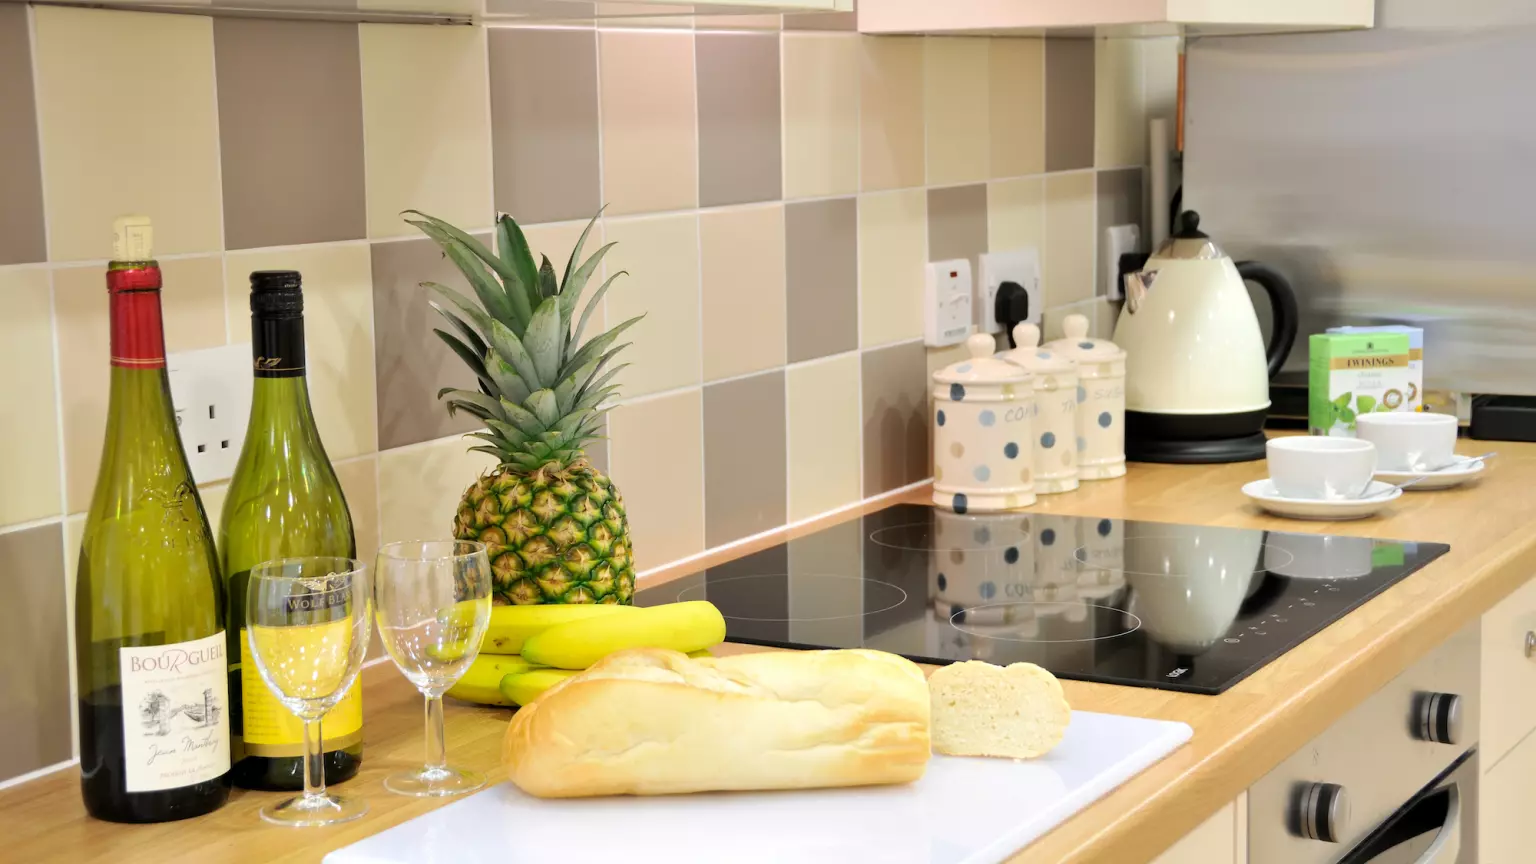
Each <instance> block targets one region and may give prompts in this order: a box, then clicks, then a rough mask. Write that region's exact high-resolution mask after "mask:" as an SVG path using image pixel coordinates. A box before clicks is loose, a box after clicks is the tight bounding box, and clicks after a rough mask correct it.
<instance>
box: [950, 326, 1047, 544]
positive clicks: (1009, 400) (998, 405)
mask: <svg viewBox="0 0 1536 864" xmlns="http://www.w3.org/2000/svg"><path fill="white" fill-rule="evenodd" d="M965 347H966V350H967V351H969V352H970V355H971V356H970V358H969V359H967V360H962V361H960V362H959V363H954V364H952V365H949V366H946V367H944V368H943V369H940V370H939V371H937V372H935V373H933V403H934V412H933V424H934V426H933V502H934V503H935V504H938V505H939V506H940V507H948V508H950V509H952V510H954V511H955V512H956V513H962V514H963V513H966V512H967V511H971V510H975V511H996V510H1010V509H1012V508H1015V507H1027V506H1029V505H1030V504H1033V503H1035V487H1034V482H1033V479H1032V477H1031V462H1030V444H1029V442H1030V439H1031V437H1032V434H1033V433H1032V431H1031V430H1032V429H1033V428H1034V423H1033V419H1034V418H1033V416H1032V415H1033V414H1034V406H1035V389H1034V380H1033V379H1032V378H1031V377H1030V374H1029V372H1028V371H1027V370H1025V369H1023V368H1020V367H1019V366H1016V365H1014V364H1012V363H1007V362H1005V361H1003V360H1000V359H997V358H995V357H993V356H992V351H993V349H994V348H996V347H997V346H996V343H995V342H994V341H993V340H992V337H991V336H989V335H987V334H985V333H977V334H975V335H973V336H971V337H970V338H969V339H967V340H965Z"/></svg>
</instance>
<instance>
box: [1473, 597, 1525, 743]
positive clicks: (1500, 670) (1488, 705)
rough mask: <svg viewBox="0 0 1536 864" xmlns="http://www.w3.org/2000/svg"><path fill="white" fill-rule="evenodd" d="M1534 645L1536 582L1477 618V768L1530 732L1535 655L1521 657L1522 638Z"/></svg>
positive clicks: (1523, 642)
mask: <svg viewBox="0 0 1536 864" xmlns="http://www.w3.org/2000/svg"><path fill="white" fill-rule="evenodd" d="M1527 633H1529V634H1533V635H1532V638H1533V640H1536V579H1533V580H1531V581H1529V582H1527V583H1525V584H1524V585H1522V586H1521V587H1520V588H1518V589H1516V591H1515V593H1513V594H1511V595H1509V596H1508V597H1505V598H1504V600H1503V601H1502V602H1500V603H1499V605H1497V606H1495V607H1493V608H1492V609H1489V610H1488V611H1487V612H1486V613H1484V614H1483V644H1482V679H1483V680H1482V685H1483V686H1482V697H1483V706H1482V708H1483V710H1482V730H1481V731H1482V735H1481V738H1482V745H1481V750H1482V762H1483V765H1484V766H1492V765H1494V764H1496V763H1497V762H1498V761H1499V760H1500V759H1501V758H1503V757H1504V754H1506V753H1508V752H1509V750H1510V748H1511V747H1514V746H1515V744H1516V743H1518V742H1519V741H1520V739H1522V738H1524V737H1525V735H1526V733H1527V732H1530V731H1531V730H1532V729H1536V652H1533V653H1532V656H1531V657H1526V656H1525V655H1526V647H1525V646H1526V634H1527Z"/></svg>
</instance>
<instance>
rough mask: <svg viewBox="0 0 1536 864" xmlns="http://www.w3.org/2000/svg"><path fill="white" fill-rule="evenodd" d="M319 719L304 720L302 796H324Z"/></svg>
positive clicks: (312, 797)
mask: <svg viewBox="0 0 1536 864" xmlns="http://www.w3.org/2000/svg"><path fill="white" fill-rule="evenodd" d="M321 740H323V739H322V735H321V732H320V721H319V720H305V721H304V797H305V798H307V799H311V800H313V799H315V798H323V797H325V761H324V760H323V759H321V758H320V742H321Z"/></svg>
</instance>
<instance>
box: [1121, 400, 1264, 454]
mask: <svg viewBox="0 0 1536 864" xmlns="http://www.w3.org/2000/svg"><path fill="white" fill-rule="evenodd" d="M1268 413H1269V412H1268V411H1267V410H1260V411H1243V412H1239V413H1235V414H1155V413H1152V412H1145V411H1126V412H1125V458H1126V459H1127V460H1129V461H1131V462H1162V463H1170V464H1175V465H1196V464H1212V463H1220V462H1252V461H1255V460H1258V459H1263V458H1264V444H1265V442H1266V441H1267V440H1268V439H1266V438H1265V437H1264V431H1263V430H1264V418H1265V417H1266V416H1267V415H1268Z"/></svg>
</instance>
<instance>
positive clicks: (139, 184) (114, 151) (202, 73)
mask: <svg viewBox="0 0 1536 864" xmlns="http://www.w3.org/2000/svg"><path fill="white" fill-rule="evenodd" d="M33 14H34V15H35V16H36V34H37V43H36V52H37V72H38V94H39V99H38V114H39V118H40V122H41V127H42V142H43V154H44V157H43V182H44V187H43V190H44V195H45V197H46V200H47V202H48V237H49V240H48V242H49V259H50V260H53V261H71V260H79V259H85V258H106V257H107V256H108V255H109V254H110V253H111V249H112V220H113V219H114V218H116V217H118V216H121V215H122V214H124V213H143V214H144V215H146V216H149V217H150V218H152V219H153V220H154V222H155V251H156V252H158V253H160V254H162V255H165V254H172V253H182V252H207V251H213V250H217V249H219V248H220V243H221V240H220V221H221V216H220V204H219V155H218V153H219V147H218V134H219V127H218V120H217V117H216V113H215V108H214V102H215V99H214V78H213V25H212V22H211V19H208V18H200V17H197V16H191V15H152V14H146V13H140V12H112V11H105V10H99V9H66V8H60V7H50V6H41V7H38V8H37V9H35V10H33ZM146 112H148V113H146ZM127 130H132V131H133V133H140V134H130V133H129V132H128V131H127Z"/></svg>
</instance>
